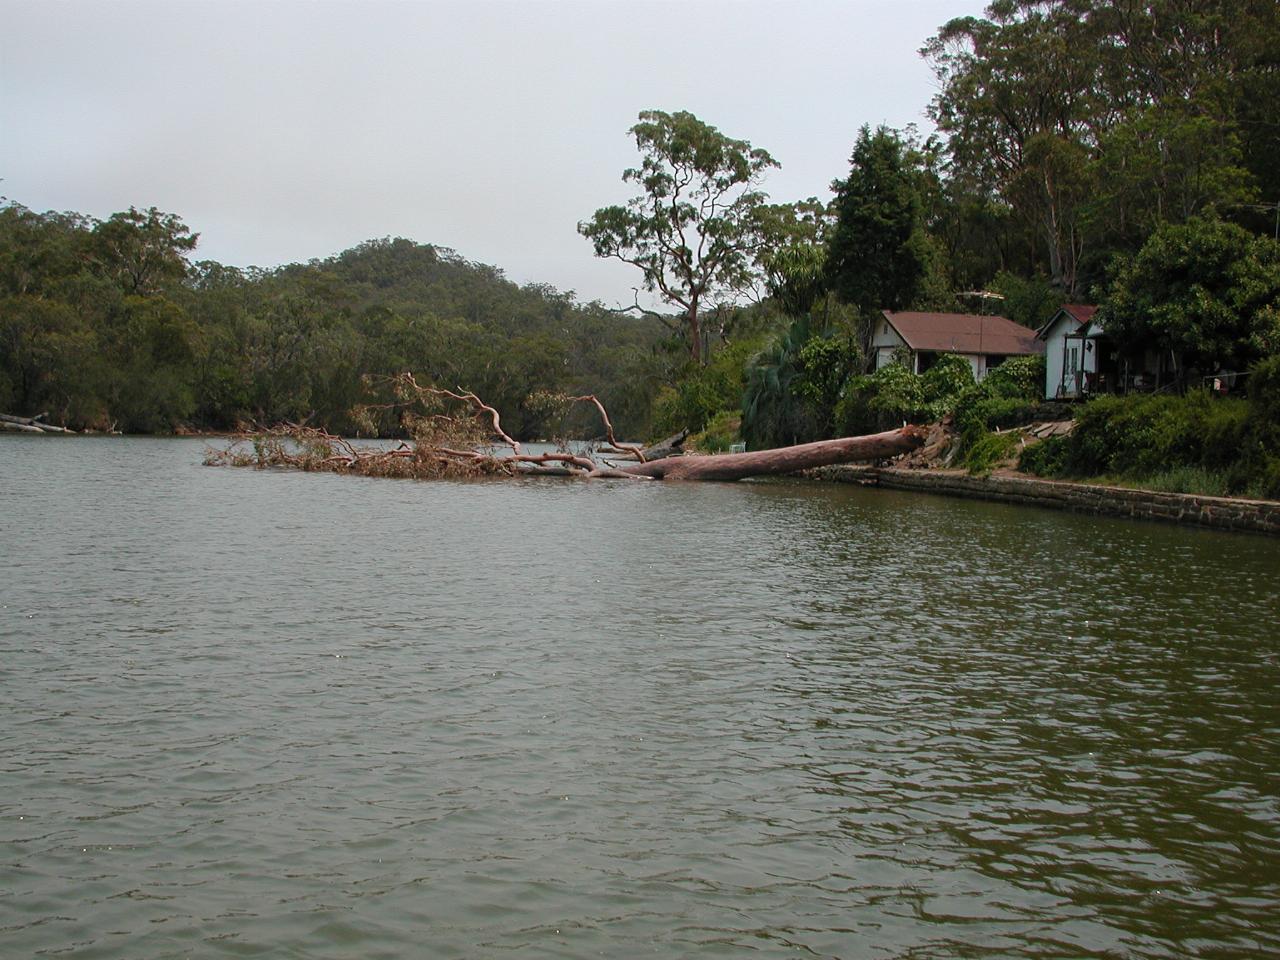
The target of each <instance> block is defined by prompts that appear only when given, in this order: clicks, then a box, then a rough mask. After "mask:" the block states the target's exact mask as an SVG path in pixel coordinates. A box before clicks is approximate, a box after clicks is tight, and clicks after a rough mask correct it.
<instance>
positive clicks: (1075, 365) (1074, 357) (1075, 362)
mask: <svg viewBox="0 0 1280 960" xmlns="http://www.w3.org/2000/svg"><path fill="white" fill-rule="evenodd" d="M1079 369H1080V348H1079V347H1072V348H1071V360H1070V362H1069V363H1068V365H1067V370H1068V372H1070V373H1075V372H1076V371H1077V370H1079Z"/></svg>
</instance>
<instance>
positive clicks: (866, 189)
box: [827, 127, 931, 311]
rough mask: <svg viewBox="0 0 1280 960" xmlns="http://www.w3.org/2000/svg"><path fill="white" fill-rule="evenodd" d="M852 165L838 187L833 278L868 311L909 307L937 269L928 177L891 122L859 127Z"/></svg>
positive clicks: (830, 268) (845, 297)
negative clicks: (924, 188)
mask: <svg viewBox="0 0 1280 960" xmlns="http://www.w3.org/2000/svg"><path fill="white" fill-rule="evenodd" d="M849 166H850V170H849V175H848V177H846V178H845V179H844V180H838V181H836V183H834V184H833V185H832V187H833V189H834V190H835V193H836V198H835V201H834V203H833V206H834V209H835V212H836V223H835V226H834V228H833V229H832V231H831V238H830V241H829V247H828V255H827V273H828V277H829V283H830V285H831V287H832V289H833V290H835V291H836V293H837V294H839V296H840V297H841V298H842V299H843V300H844V301H845V302H846V303H851V304H854V305H855V306H857V307H859V308H860V309H862V310H864V311H871V310H878V309H889V310H901V309H902V308H904V307H907V306H910V305H911V304H912V303H913V302H914V301H915V300H916V299H918V297H919V295H920V293H921V291H922V288H923V283H924V278H925V276H926V274H927V272H928V270H929V260H930V254H931V252H930V249H929V241H928V238H927V236H926V234H925V232H924V220H923V208H922V203H921V198H920V189H919V184H918V181H919V176H920V174H919V172H918V171H917V170H914V169H912V166H911V163H910V159H909V156H908V151H907V147H906V144H904V142H903V140H902V138H901V137H900V136H899V135H898V134H896V133H895V132H893V131H892V130H889V129H887V128H885V127H880V128H878V129H877V130H876V131H875V132H874V133H872V132H871V129H870V128H869V127H863V128H862V130H860V131H859V133H858V140H857V142H856V143H855V145H854V148H853V156H852V157H851V158H850V161H849Z"/></svg>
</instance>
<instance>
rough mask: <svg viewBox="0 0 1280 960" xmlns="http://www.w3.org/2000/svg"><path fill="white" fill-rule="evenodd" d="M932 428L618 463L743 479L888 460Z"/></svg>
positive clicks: (665, 474)
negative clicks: (772, 448) (740, 450)
mask: <svg viewBox="0 0 1280 960" xmlns="http://www.w3.org/2000/svg"><path fill="white" fill-rule="evenodd" d="M927 435H928V434H927V431H925V430H924V429H923V428H922V427H914V426H905V427H902V428H901V429H899V430H890V431H888V432H886V433H875V434H871V435H870V436H866V437H844V438H842V439H839V440H819V441H817V442H816V443H802V444H800V445H799V446H794V447H779V448H777V449H776V450H753V451H752V452H750V453H720V454H715V455H713V456H709V457H667V458H666V459H665V460H654V461H652V462H650V463H636V464H631V465H629V466H625V467H621V468H619V472H621V473H624V474H626V475H628V476H632V477H650V478H652V479H654V480H742V479H744V478H746V477H758V476H767V475H771V474H779V473H795V472H796V471H798V470H810V469H813V468H814V467H827V466H830V465H831V464H833V463H852V462H854V461H858V460H883V459H885V458H887V457H894V456H897V455H898V454H900V453H907V452H909V451H911V450H914V449H915V448H916V447H918V446H920V445H921V444H923V443H924V441H925V438H926V437H927Z"/></svg>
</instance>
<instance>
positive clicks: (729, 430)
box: [689, 410, 742, 453]
mask: <svg viewBox="0 0 1280 960" xmlns="http://www.w3.org/2000/svg"><path fill="white" fill-rule="evenodd" d="M741 426H742V414H741V413H739V412H738V411H737V410H722V411H721V412H720V413H717V414H716V415H715V416H714V417H712V418H711V422H710V423H708V424H707V426H706V429H705V430H703V431H702V432H701V433H695V434H694V435H693V436H691V437H690V438H689V446H690V447H692V448H693V449H694V450H701V451H702V452H703V453H728V452H729V447H730V446H731V445H732V444H735V443H737V442H738V430H739V428H740V427H741Z"/></svg>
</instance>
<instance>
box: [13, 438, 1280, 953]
mask: <svg viewBox="0 0 1280 960" xmlns="http://www.w3.org/2000/svg"><path fill="white" fill-rule="evenodd" d="M200 449H201V447H200V444H199V443H197V442H192V441H146V440H108V439H101V440H88V439H86V440H65V441H63V440H61V439H60V438H58V439H51V438H25V437H17V438H6V439H5V440H4V441H2V442H0V551H2V552H3V557H4V570H3V575H2V576H0V947H3V950H2V951H0V952H3V953H4V955H6V956H9V955H12V956H26V955H35V954H37V953H41V952H46V953H58V954H59V955H62V956H70V957H94V956H128V957H137V958H159V957H169V956H176V955H187V954H192V955H197V956H216V955H222V954H236V955H245V954H255V953H258V954H266V955H272V956H299V957H357V956H358V957H402V956H419V955H428V954H429V955H431V956H433V957H437V956H438V957H451V956H454V957H477V956H502V955H511V956H520V957H539V956H545V957H587V956H609V957H629V956H640V955H645V956H655V955H656V956H682V955H694V954H696V955H698V956H717V955H722V956H735V957H736V956H741V955H742V954H744V953H746V952H748V951H750V952H751V954H752V955H754V956H761V957H772V956H777V957H782V956H788V957H790V956H819V957H947V956H953V957H983V956H1000V957H1007V956H1023V957H1036V956H1141V957H1185V956H1213V957H1223V956H1256V955H1261V954H1268V953H1276V952H1278V951H1280V930H1278V927H1280V925H1277V923H1276V921H1275V919H1274V916H1275V914H1276V912H1277V907H1280V871H1277V869H1276V867H1277V864H1278V863H1280V801H1278V800H1277V790H1276V784H1277V778H1278V775H1280V747H1278V746H1277V744H1278V735H1280V709H1278V706H1280V695H1278V694H1277V692H1276V690H1277V680H1278V679H1280V667H1278V665H1277V656H1278V653H1280V637H1278V636H1277V633H1278V632H1280V631H1277V628H1276V625H1277V623H1280V597H1278V593H1280V543H1277V542H1276V541H1274V540H1268V539H1264V538H1261V537H1251V536H1229V535H1225V534H1219V533H1211V532H1206V531H1195V530H1183V529H1178V528H1167V527H1162V526H1156V525H1149V524H1142V523H1134V522H1126V521H1107V520H1093V519H1086V518H1080V517H1073V516H1069V515H1059V514H1054V513H1047V512H1038V511H1034V510H1030V509H1023V508H1015V507H1005V506H999V505H991V504H980V503H971V502H965V501H956V500H946V499H936V498H930V497H918V496H912V495H910V494H897V493H892V492H887V491H877V490H863V489H857V488H847V487H834V486H823V485H816V484H804V483H798V482H797V483H768V484H766V483H747V484H737V485H718V484H717V485H711V484H707V485H688V486H680V485H674V484H669V485H663V484H639V483H610V482H605V483H592V484H583V483H572V482H556V481H536V480H531V481H518V482H509V483H503V482H498V483H470V484H445V483H439V484H422V483H412V482H395V481H384V480H365V479H357V478H342V477H334V476H315V475H291V474H283V473H259V472H255V471H247V470H225V469H223V470H215V469H208V468H203V467H199V466H198V465H197V464H198V461H199V458H200Z"/></svg>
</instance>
